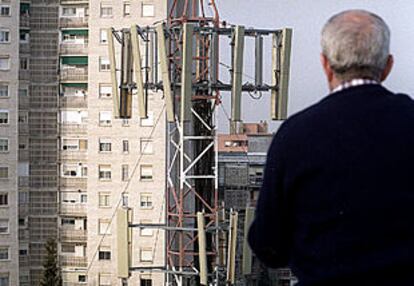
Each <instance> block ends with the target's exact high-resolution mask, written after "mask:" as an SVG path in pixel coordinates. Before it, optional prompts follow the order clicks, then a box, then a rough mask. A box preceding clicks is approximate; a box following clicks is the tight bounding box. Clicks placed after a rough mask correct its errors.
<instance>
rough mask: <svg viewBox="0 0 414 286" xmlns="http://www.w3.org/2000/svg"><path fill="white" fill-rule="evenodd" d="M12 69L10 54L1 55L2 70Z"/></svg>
mask: <svg viewBox="0 0 414 286" xmlns="http://www.w3.org/2000/svg"><path fill="white" fill-rule="evenodd" d="M9 69H10V56H0V70H3V71H5V70H9Z"/></svg>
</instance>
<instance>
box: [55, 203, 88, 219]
mask: <svg viewBox="0 0 414 286" xmlns="http://www.w3.org/2000/svg"><path fill="white" fill-rule="evenodd" d="M60 213H61V214H63V215H74V216H85V215H86V205H85V204H67V203H62V204H61V205H60Z"/></svg>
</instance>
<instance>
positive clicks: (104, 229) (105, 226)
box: [98, 219, 111, 235]
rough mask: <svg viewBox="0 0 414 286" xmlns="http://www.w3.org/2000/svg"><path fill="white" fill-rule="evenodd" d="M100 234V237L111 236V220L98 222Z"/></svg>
mask: <svg viewBox="0 0 414 286" xmlns="http://www.w3.org/2000/svg"><path fill="white" fill-rule="evenodd" d="M98 234H100V235H110V234H111V225H110V220H109V219H99V220H98Z"/></svg>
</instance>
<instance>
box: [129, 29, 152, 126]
mask: <svg viewBox="0 0 414 286" xmlns="http://www.w3.org/2000/svg"><path fill="white" fill-rule="evenodd" d="M131 43H132V55H133V59H134V70H135V83H136V90H137V99H138V115H139V117H140V118H147V117H148V110H147V98H146V97H145V92H144V80H143V77H142V64H141V50H140V48H139V37H138V31H137V26H136V25H132V26H131Z"/></svg>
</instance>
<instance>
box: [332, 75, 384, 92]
mask: <svg viewBox="0 0 414 286" xmlns="http://www.w3.org/2000/svg"><path fill="white" fill-rule="evenodd" d="M365 84H380V83H379V82H378V81H376V80H373V79H364V78H355V79H352V80H350V81H345V82H343V83H341V84H340V85H338V86H337V87H335V88H334V89H333V90H332V91H331V93H335V92H338V91H342V90H344V89H348V88H350V87H355V86H359V85H365Z"/></svg>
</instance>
